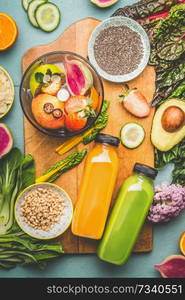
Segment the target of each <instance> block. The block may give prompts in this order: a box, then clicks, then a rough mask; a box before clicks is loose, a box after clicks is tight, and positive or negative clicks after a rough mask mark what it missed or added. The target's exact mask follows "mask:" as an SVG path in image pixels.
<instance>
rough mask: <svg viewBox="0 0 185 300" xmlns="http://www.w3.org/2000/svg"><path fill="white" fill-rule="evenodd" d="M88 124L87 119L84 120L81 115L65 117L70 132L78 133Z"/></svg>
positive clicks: (74, 114)
mask: <svg viewBox="0 0 185 300" xmlns="http://www.w3.org/2000/svg"><path fill="white" fill-rule="evenodd" d="M86 124H87V119H86V118H82V117H81V116H80V113H76V112H74V113H70V114H69V115H66V117H65V126H66V128H67V129H68V130H70V131H78V130H81V129H83V128H84V127H85V126H86Z"/></svg>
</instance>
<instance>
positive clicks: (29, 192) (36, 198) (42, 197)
mask: <svg viewBox="0 0 185 300" xmlns="http://www.w3.org/2000/svg"><path fill="white" fill-rule="evenodd" d="M72 216H73V205H72V201H71V199H70V197H69V195H68V194H67V193H66V192H65V190H63V189H62V188H61V187H59V186H57V185H55V184H52V183H36V184H33V185H31V186H29V187H28V188H26V189H25V190H24V191H23V192H22V193H21V194H20V195H19V197H18V198H17V200H16V203H15V218H16V221H17V223H18V225H19V226H20V228H21V229H22V230H23V231H24V232H25V233H27V234H28V235H30V236H31V237H34V238H36V239H41V240H48V239H53V238H56V237H58V236H59V235H61V234H62V233H64V232H65V231H66V230H67V229H68V228H69V226H70V224H71V221H72Z"/></svg>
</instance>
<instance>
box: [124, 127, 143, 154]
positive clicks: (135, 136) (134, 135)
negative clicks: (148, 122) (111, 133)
mask: <svg viewBox="0 0 185 300" xmlns="http://www.w3.org/2000/svg"><path fill="white" fill-rule="evenodd" d="M120 138H121V142H122V144H123V145H124V146H125V147H127V148H129V149H134V148H137V147H138V146H139V145H141V143H142V142H143V140H144V138H145V130H144V128H143V127H142V126H141V125H139V124H137V123H127V124H125V125H124V126H123V127H122V128H121V131H120Z"/></svg>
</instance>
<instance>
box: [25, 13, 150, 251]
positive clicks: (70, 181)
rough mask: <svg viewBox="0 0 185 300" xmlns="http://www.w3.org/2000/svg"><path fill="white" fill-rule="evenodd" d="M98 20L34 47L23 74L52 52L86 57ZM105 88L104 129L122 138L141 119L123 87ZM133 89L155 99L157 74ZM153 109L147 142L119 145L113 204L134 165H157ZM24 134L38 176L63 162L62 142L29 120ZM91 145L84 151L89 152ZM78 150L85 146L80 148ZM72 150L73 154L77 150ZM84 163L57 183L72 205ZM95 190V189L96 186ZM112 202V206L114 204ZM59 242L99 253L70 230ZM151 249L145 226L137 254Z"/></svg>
mask: <svg viewBox="0 0 185 300" xmlns="http://www.w3.org/2000/svg"><path fill="white" fill-rule="evenodd" d="M99 22H100V21H99V20H97V19H94V18H86V19H82V20H80V21H78V22H77V23H74V24H72V25H71V26H70V27H69V28H67V29H66V30H65V31H64V32H63V33H62V34H61V36H60V37H59V38H58V39H57V40H56V41H54V42H52V43H50V44H47V45H42V46H37V47H33V48H31V49H30V50H28V51H27V52H26V53H25V54H24V56H23V59H22V70H23V72H24V71H25V70H26V68H27V67H28V66H29V64H30V63H31V62H33V60H35V59H36V58H37V57H39V56H41V55H43V54H45V53H47V52H51V51H59V50H64V51H67V50H68V51H73V52H75V53H78V54H81V55H82V56H84V57H87V44H88V39H89V37H90V35H91V33H92V31H93V29H94V28H95V27H96V26H97V25H98V24H99ZM103 84H104V89H105V99H108V100H110V107H109V123H108V125H107V127H106V129H105V130H104V132H105V133H108V134H112V135H114V136H119V131H120V128H121V126H122V125H123V124H125V123H127V122H138V119H136V118H134V117H133V116H131V115H130V114H128V113H127V112H126V111H125V110H124V109H123V107H122V104H120V103H119V102H118V100H117V99H118V96H119V95H120V94H121V92H122V85H121V84H114V83H110V82H107V81H103ZM129 85H130V86H131V87H137V88H138V89H139V90H140V91H141V92H142V93H143V94H144V95H145V96H146V97H147V99H148V101H151V100H152V97H153V94H154V90H155V71H154V69H153V68H152V67H150V66H147V67H146V68H145V70H144V71H143V73H142V74H141V75H140V76H139V77H137V78H136V79H135V80H133V81H131V82H130V83H129ZM153 114H154V110H153V111H152V113H151V115H150V117H149V118H146V119H143V120H139V122H140V123H141V124H142V125H143V127H144V128H145V131H146V138H145V141H144V143H143V144H142V145H141V146H140V147H139V148H138V149H135V150H129V149H126V148H125V147H123V146H122V145H120V146H119V149H118V155H119V158H120V171H119V176H118V179H117V183H116V187H115V192H114V195H113V202H114V199H115V197H116V194H117V192H118V189H119V187H120V185H121V183H122V182H123V180H124V179H125V178H127V177H128V176H129V175H130V174H131V172H132V168H133V165H134V164H135V162H139V163H145V164H148V165H150V166H153V164H154V151H153V147H152V144H151V142H150V130H151V123H152V119H153ZM24 134H25V152H26V153H30V154H32V155H33V156H34V158H35V161H36V168H37V176H38V175H40V174H41V173H42V172H43V171H44V170H45V169H47V168H48V167H50V166H52V165H53V164H54V163H55V162H56V161H58V160H60V159H62V157H61V156H59V155H57V154H56V153H55V152H54V150H55V148H56V147H57V146H59V145H60V144H61V143H62V140H61V139H57V138H51V137H47V136H45V135H43V134H41V133H40V132H39V131H37V130H36V129H35V128H33V127H32V125H31V124H29V123H28V121H27V120H26V119H25V120H24ZM91 147H93V143H91V145H88V146H86V147H85V148H87V149H90V148H91ZM77 148H78V149H79V150H81V149H82V148H84V146H82V145H79V146H78V147H77ZM74 150H75V149H73V150H72V151H74ZM83 167H84V162H83V163H81V164H80V165H79V166H78V167H76V168H75V169H72V170H70V171H68V172H67V173H65V174H63V175H62V176H61V177H60V178H59V179H58V180H57V181H56V184H58V185H60V186H61V187H63V188H64V189H65V190H66V191H67V192H68V193H69V195H70V197H71V199H72V201H73V203H74V204H75V203H76V201H77V195H78V188H79V184H80V180H81V176H82V174H83ZM95 188H96V187H95ZM113 202H112V203H113ZM60 240H61V242H62V245H63V247H64V250H65V252H66V253H94V252H96V247H97V241H93V240H90V239H85V238H78V237H76V236H74V235H72V233H71V229H69V230H67V231H66V232H65V233H64V234H63V235H62V236H61V237H60ZM151 250H152V226H151V225H150V224H149V223H146V224H145V225H144V227H143V230H142V232H141V234H140V237H139V239H138V241H137V243H136V246H135V249H134V251H135V252H146V251H151Z"/></svg>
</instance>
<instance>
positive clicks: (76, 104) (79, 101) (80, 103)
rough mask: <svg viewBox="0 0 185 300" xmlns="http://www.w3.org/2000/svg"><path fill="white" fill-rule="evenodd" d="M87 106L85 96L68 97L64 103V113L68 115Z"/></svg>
mask: <svg viewBox="0 0 185 300" xmlns="http://www.w3.org/2000/svg"><path fill="white" fill-rule="evenodd" d="M88 105H89V102H88V98H86V97H85V96H75V97H70V98H69V99H68V100H67V101H66V102H65V111H66V112H67V113H68V114H70V113H73V112H78V111H80V110H82V109H84V108H86V107H87V106H88Z"/></svg>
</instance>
